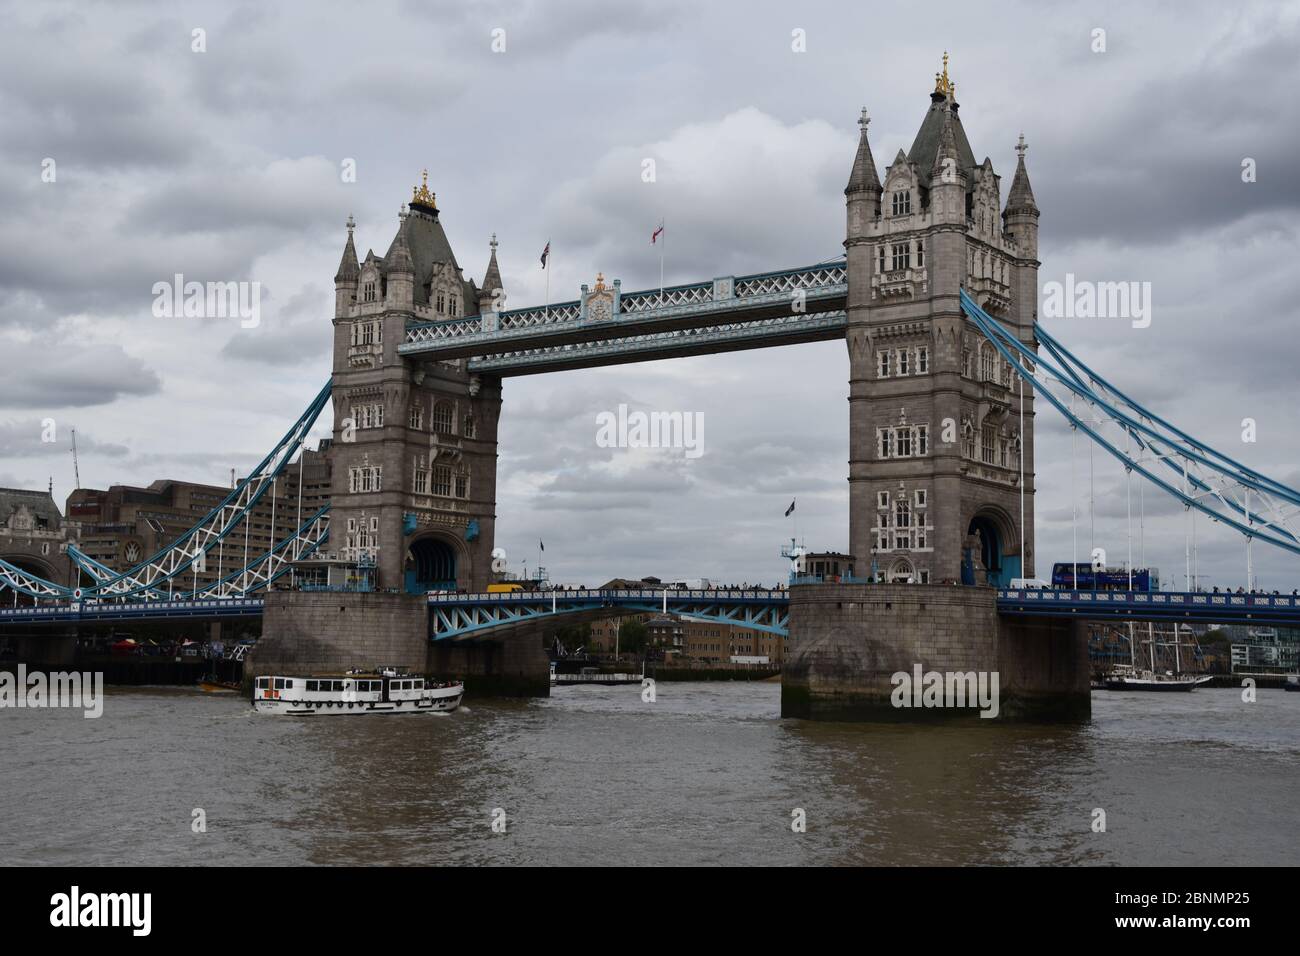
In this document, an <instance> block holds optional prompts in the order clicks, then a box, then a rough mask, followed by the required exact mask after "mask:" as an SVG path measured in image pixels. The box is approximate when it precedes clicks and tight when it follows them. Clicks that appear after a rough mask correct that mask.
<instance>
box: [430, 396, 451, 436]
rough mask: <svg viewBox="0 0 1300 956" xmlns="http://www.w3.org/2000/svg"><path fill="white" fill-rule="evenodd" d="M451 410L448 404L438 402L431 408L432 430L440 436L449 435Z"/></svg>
mask: <svg viewBox="0 0 1300 956" xmlns="http://www.w3.org/2000/svg"><path fill="white" fill-rule="evenodd" d="M451 423H452V409H451V403H450V402H438V404H436V405H434V406H433V430H434V431H435V432H437V433H438V434H440V435H450V434H452V430H451Z"/></svg>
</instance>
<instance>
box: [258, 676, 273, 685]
mask: <svg viewBox="0 0 1300 956" xmlns="http://www.w3.org/2000/svg"><path fill="white" fill-rule="evenodd" d="M257 686H258V687H263V688H265V687H270V686H271V679H270V678H269V677H259V678H258V679H257Z"/></svg>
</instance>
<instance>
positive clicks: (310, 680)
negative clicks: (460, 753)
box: [253, 667, 465, 716]
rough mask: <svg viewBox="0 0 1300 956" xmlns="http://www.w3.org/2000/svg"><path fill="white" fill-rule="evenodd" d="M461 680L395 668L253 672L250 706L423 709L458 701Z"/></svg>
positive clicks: (269, 709) (281, 710)
mask: <svg viewBox="0 0 1300 956" xmlns="http://www.w3.org/2000/svg"><path fill="white" fill-rule="evenodd" d="M464 695H465V685H464V684H463V683H461V682H460V681H455V682H452V683H446V684H440V683H437V682H435V681H428V680H425V679H424V678H423V677H417V676H415V675H413V674H409V673H406V672H405V671H403V670H400V669H398V668H395V667H378V668H375V669H374V670H373V671H349V672H348V673H346V674H338V675H334V674H326V675H321V676H316V677H280V676H277V675H273V674H272V675H268V676H266V677H259V678H257V679H256V680H255V681H254V683H253V707H254V708H255V709H257V710H258V711H261V712H262V713H267V714H289V715H293V716H306V715H315V714H325V715H327V716H332V715H339V714H343V715H358V714H426V713H433V712H435V711H451V710H455V709H456V708H457V707H459V706H460V699H461V697H463V696H464Z"/></svg>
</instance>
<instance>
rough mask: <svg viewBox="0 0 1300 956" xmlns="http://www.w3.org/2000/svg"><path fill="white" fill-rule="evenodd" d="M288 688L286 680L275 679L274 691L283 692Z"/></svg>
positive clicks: (281, 678)
mask: <svg viewBox="0 0 1300 956" xmlns="http://www.w3.org/2000/svg"><path fill="white" fill-rule="evenodd" d="M288 686H289V682H288V681H287V680H285V679H284V678H283V677H277V678H276V679H275V689H276V690H284V689H285V688H287V687H288Z"/></svg>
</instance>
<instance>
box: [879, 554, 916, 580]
mask: <svg viewBox="0 0 1300 956" xmlns="http://www.w3.org/2000/svg"><path fill="white" fill-rule="evenodd" d="M885 580H886V582H887V583H889V584H914V583H916V568H915V567H913V566H912V562H911V561H909V560H908V559H907V558H898V559H897V560H896V561H894V563H893V564H891V565H890V566H889V570H888V571H886V572H885Z"/></svg>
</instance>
